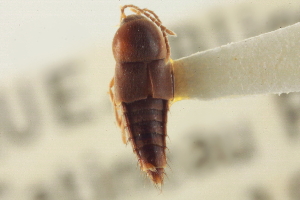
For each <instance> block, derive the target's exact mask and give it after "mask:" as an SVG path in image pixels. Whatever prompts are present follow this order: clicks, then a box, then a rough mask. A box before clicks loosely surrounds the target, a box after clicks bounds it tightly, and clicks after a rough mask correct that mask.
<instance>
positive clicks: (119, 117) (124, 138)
mask: <svg viewBox="0 0 300 200" xmlns="http://www.w3.org/2000/svg"><path fill="white" fill-rule="evenodd" d="M114 84H115V79H114V78H112V80H111V81H110V83H109V95H110V100H111V102H112V103H113V105H114V111H115V116H116V122H117V125H118V126H119V127H120V129H121V132H122V141H123V143H124V144H126V143H127V136H126V133H125V126H124V120H122V115H120V114H119V110H120V106H118V105H117V104H116V102H115V98H114V94H113V92H112V89H111V88H112V87H113V86H114Z"/></svg>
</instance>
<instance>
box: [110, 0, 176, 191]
mask: <svg viewBox="0 0 300 200" xmlns="http://www.w3.org/2000/svg"><path fill="white" fill-rule="evenodd" d="M127 7H130V8H131V10H132V11H133V12H135V13H136V14H134V15H128V16H126V15H125V13H124V10H125V8H127ZM167 34H169V35H175V33H173V32H172V31H170V30H168V29H166V27H164V26H162V24H161V21H160V20H159V18H158V16H157V15H156V14H155V13H154V12H153V11H151V10H148V9H140V8H138V7H136V6H134V5H125V6H123V7H122V8H121V25H120V28H119V29H118V30H117V32H116V34H115V37H114V39H113V45H112V49H113V54H114V57H115V60H116V68H115V76H114V78H113V79H112V81H111V83H110V96H111V99H112V102H113V105H114V107H115V114H116V119H117V124H118V125H119V126H120V128H121V130H122V137H123V142H124V143H127V142H128V141H130V142H131V144H132V147H133V151H134V153H135V154H136V155H137V158H138V162H139V165H140V168H141V170H142V171H145V172H146V173H147V175H148V177H150V179H151V180H152V181H153V182H154V183H155V184H156V185H157V186H161V185H162V183H163V179H164V173H165V172H164V168H165V166H166V164H167V162H166V153H165V149H166V135H167V131H166V124H167V112H168V108H169V102H170V101H171V100H172V99H173V96H174V80H173V79H174V77H173V69H172V63H171V60H170V47H169V43H168V39H167ZM112 87H114V92H112V90H111V88H112Z"/></svg>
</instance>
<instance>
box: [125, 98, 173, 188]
mask: <svg viewBox="0 0 300 200" xmlns="http://www.w3.org/2000/svg"><path fill="white" fill-rule="evenodd" d="M123 110H124V116H125V119H126V124H127V128H128V132H129V140H130V141H131V144H132V147H133V150H134V152H135V154H136V155H137V157H138V159H139V164H140V167H141V170H143V171H145V172H146V173H147V175H148V176H149V177H150V178H151V179H152V180H153V182H154V183H155V184H157V185H161V184H162V183H163V178H164V167H165V166H166V154H165V149H166V123H167V111H168V101H167V100H163V99H155V98H151V97H148V98H147V99H143V100H139V101H135V102H132V103H123Z"/></svg>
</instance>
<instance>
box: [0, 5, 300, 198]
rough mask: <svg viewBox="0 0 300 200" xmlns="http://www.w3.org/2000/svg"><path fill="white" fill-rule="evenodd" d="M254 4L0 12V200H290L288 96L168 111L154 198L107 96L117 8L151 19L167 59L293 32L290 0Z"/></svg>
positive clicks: (296, 14)
mask: <svg viewBox="0 0 300 200" xmlns="http://www.w3.org/2000/svg"><path fill="white" fill-rule="evenodd" d="M255 2H256V1H246V0H223V1H217V0H209V1H208V0H206V1H205V0H202V1H192V0H190V1H179V0H162V1H155V2H153V1H151V2H150V1H147V2H146V1H137V0H132V1H122V0H119V1H116V0H113V1H94V0H86V1H82V0H80V1H79V0H73V1H33V0H28V1H20V0H12V1H0V24H1V29H0V83H1V84H0V199H3V200H10V199H13V200H16V199H22V200H54V199H55V200H60V199H64V200H65V199H66V200H102V199H109V200H110V199H112V200H117V199H141V198H142V199H144V200H147V199H154V198H155V199H166V200H167V199H172V200H181V199H206V200H214V199H233V200H241V199H246V200H275V199H291V200H296V199H300V94H298V93H291V94H288V95H286V94H285V95H281V96H278V95H259V96H248V97H235V98H222V99H216V100H213V101H195V100H185V101H180V102H177V103H175V104H174V105H172V107H171V109H170V113H169V122H168V135H169V139H168V141H167V144H168V148H169V151H168V160H169V165H170V167H169V168H168V169H167V178H166V181H165V186H164V187H163V192H162V193H160V191H158V190H157V189H155V188H154V187H153V185H152V184H151V183H150V181H149V180H148V179H147V178H146V177H145V175H144V174H143V173H141V172H140V170H139V167H138V165H137V160H136V158H135V155H134V154H133V153H132V148H131V146H130V145H128V146H125V145H124V144H123V143H122V140H121V132H120V130H119V129H118V127H117V126H116V123H115V118H114V116H113V108H112V105H111V103H110V100H109V96H108V93H107V92H108V84H109V81H110V80H111V78H112V77H113V74H114V65H115V61H114V58H113V55H112V51H111V43H112V38H113V36H114V33H115V32H116V30H117V28H118V24H119V19H120V6H121V5H125V4H134V5H136V6H139V7H140V8H148V9H150V10H153V11H154V12H155V13H156V14H157V15H158V16H159V17H160V19H161V20H162V22H163V24H164V25H165V26H166V27H168V28H169V29H171V30H173V31H174V32H176V33H177V37H169V40H170V45H171V48H172V56H171V57H172V58H173V59H178V58H181V57H184V56H188V55H190V54H193V53H196V52H198V51H203V50H207V49H210V48H214V47H218V46H221V45H224V44H227V43H230V42H236V41H240V40H243V39H245V38H249V37H252V36H256V35H259V34H262V33H265V32H269V31H273V30H276V29H279V28H282V27H285V26H288V25H291V24H294V23H296V22H299V21H300V2H299V1H298V0H294V1H271V0H264V1H260V2H258V3H255ZM127 13H128V14H129V13H130V12H128V11H127Z"/></svg>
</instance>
